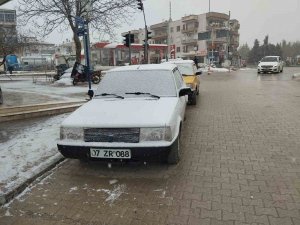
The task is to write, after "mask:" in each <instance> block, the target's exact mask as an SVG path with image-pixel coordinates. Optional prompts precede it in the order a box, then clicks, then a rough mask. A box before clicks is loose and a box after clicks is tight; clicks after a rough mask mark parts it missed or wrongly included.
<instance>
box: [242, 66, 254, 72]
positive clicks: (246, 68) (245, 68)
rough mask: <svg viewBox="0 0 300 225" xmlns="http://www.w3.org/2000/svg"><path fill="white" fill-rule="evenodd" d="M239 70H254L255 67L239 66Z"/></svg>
mask: <svg viewBox="0 0 300 225" xmlns="http://www.w3.org/2000/svg"><path fill="white" fill-rule="evenodd" d="M239 70H242V71H245V70H256V69H255V68H249V67H244V68H240V69H239Z"/></svg>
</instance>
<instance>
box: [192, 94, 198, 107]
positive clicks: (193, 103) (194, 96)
mask: <svg viewBox="0 0 300 225" xmlns="http://www.w3.org/2000/svg"><path fill="white" fill-rule="evenodd" d="M196 104H197V93H195V92H194V93H193V95H192V97H191V105H196Z"/></svg>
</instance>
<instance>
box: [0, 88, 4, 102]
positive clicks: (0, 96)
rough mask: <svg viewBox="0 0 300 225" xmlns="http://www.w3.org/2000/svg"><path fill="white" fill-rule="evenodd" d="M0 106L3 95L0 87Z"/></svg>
mask: <svg viewBox="0 0 300 225" xmlns="http://www.w3.org/2000/svg"><path fill="white" fill-rule="evenodd" d="M0 104H3V94H2V90H1V87H0Z"/></svg>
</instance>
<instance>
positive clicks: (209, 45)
mask: <svg viewBox="0 0 300 225" xmlns="http://www.w3.org/2000/svg"><path fill="white" fill-rule="evenodd" d="M239 28H240V24H239V22H238V21H237V20H235V19H234V20H232V19H230V15H227V14H224V13H217V12H209V13H204V14H200V15H187V16H184V17H182V18H181V19H180V20H175V21H172V20H171V21H163V22H161V23H157V24H153V25H151V26H150V31H151V32H152V39H151V40H150V43H152V44H169V46H170V49H169V53H170V57H171V58H172V57H175V58H178V57H180V58H185V59H193V58H194V57H195V56H196V57H197V58H198V61H199V62H200V63H209V62H211V61H213V62H215V63H217V64H221V63H223V62H224V61H225V60H226V59H228V60H231V63H232V64H236V63H237V62H238V53H237V48H238V46H239ZM132 33H135V34H136V36H137V37H138V38H137V39H136V40H135V43H143V39H144V38H143V37H144V29H139V30H135V31H132ZM150 58H151V55H150Z"/></svg>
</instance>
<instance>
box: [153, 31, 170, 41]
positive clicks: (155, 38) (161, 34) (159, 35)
mask: <svg viewBox="0 0 300 225" xmlns="http://www.w3.org/2000/svg"><path fill="white" fill-rule="evenodd" d="M166 38H168V33H167V32H166V33H158V34H155V35H153V37H152V39H154V40H157V39H166Z"/></svg>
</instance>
